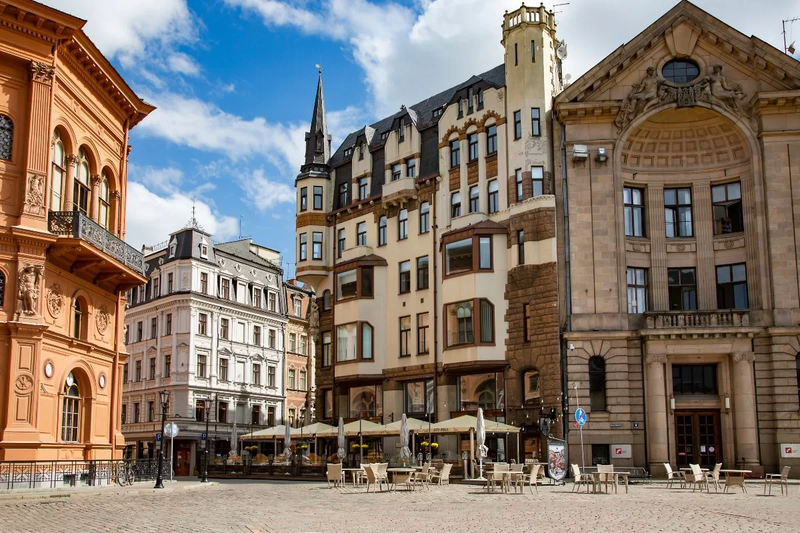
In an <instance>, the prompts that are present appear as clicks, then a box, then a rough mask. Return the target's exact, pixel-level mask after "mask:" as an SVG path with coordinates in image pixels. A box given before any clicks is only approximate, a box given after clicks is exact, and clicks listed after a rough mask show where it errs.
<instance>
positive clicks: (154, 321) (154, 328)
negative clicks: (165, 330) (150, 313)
mask: <svg viewBox="0 0 800 533" xmlns="http://www.w3.org/2000/svg"><path fill="white" fill-rule="evenodd" d="M156 337H158V318H156V317H153V318H151V319H150V338H151V339H155V338H156Z"/></svg>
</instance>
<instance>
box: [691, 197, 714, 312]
mask: <svg viewBox="0 0 800 533" xmlns="http://www.w3.org/2000/svg"><path fill="white" fill-rule="evenodd" d="M692 192H693V194H694V198H692V203H693V205H694V210H695V219H694V221H693V222H694V231H695V236H696V238H697V270H696V273H697V279H696V281H697V308H698V309H700V310H710V309H716V308H717V291H716V287H717V273H716V267H715V266H714V214H713V213H712V211H711V187H709V185H708V184H707V183H703V184H696V185H695V186H694V189H693V191H692Z"/></svg>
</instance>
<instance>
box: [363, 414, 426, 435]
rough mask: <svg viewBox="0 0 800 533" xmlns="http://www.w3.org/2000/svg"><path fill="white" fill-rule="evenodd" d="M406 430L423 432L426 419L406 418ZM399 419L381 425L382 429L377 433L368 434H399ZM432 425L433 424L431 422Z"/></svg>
mask: <svg viewBox="0 0 800 533" xmlns="http://www.w3.org/2000/svg"><path fill="white" fill-rule="evenodd" d="M407 420H408V431H409V432H410V433H425V432H426V431H428V421H427V420H418V419H416V418H408V419H407ZM400 423H401V421H400V420H397V421H395V422H392V423H391V424H386V425H385V426H381V427H382V428H383V429H382V430H381V431H380V432H379V433H370V435H376V434H377V435H380V436H382V437H391V436H395V435H400ZM431 427H433V424H431Z"/></svg>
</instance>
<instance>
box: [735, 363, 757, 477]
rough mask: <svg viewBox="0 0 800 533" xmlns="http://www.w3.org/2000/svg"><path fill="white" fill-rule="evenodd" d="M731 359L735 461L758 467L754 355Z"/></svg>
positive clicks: (747, 466) (746, 466)
mask: <svg viewBox="0 0 800 533" xmlns="http://www.w3.org/2000/svg"><path fill="white" fill-rule="evenodd" d="M731 358H732V359H733V415H734V424H735V428H734V429H735V434H736V438H735V440H736V461H737V462H738V461H742V462H744V464H745V468H750V467H752V466H758V465H759V457H758V425H757V421H756V395H755V385H754V383H755V382H754V380H753V362H754V361H755V359H756V357H755V353H753V352H734V353H733V354H731Z"/></svg>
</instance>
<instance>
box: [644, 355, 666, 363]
mask: <svg viewBox="0 0 800 533" xmlns="http://www.w3.org/2000/svg"><path fill="white" fill-rule="evenodd" d="M666 362H667V356H666V355H664V354H652V355H648V356H647V364H648V365H659V364H661V365H663V364H665V363H666Z"/></svg>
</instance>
